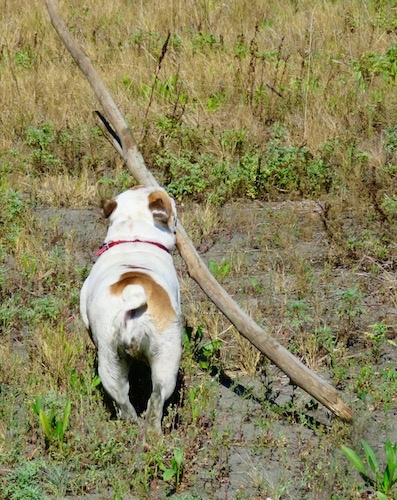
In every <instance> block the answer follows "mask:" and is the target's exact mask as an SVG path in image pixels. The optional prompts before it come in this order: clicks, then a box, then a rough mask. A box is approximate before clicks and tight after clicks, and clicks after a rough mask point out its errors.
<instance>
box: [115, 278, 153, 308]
mask: <svg viewBox="0 0 397 500" xmlns="http://www.w3.org/2000/svg"><path fill="white" fill-rule="evenodd" d="M121 297H122V299H123V302H124V304H125V306H126V310H127V311H135V310H136V309H140V308H142V307H143V306H145V305H146V304H147V296H146V293H145V289H144V288H143V286H142V285H135V284H134V285H127V286H126V287H125V288H124V290H123V292H122V294H121Z"/></svg>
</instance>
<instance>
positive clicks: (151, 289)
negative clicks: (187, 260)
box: [110, 271, 176, 333]
mask: <svg viewBox="0 0 397 500" xmlns="http://www.w3.org/2000/svg"><path fill="white" fill-rule="evenodd" d="M128 285H141V286H142V287H143V288H144V290H145V293H146V297H147V306H148V312H149V314H150V315H151V317H152V318H153V321H154V324H155V325H156V328H157V330H158V332H159V333H162V332H163V331H164V330H166V329H167V328H168V327H169V326H170V324H171V323H172V322H173V321H175V318H176V313H175V311H174V308H173V307H172V304H171V300H170V298H169V295H168V293H167V292H166V291H165V290H164V288H163V287H162V286H161V285H159V284H158V283H156V281H154V279H153V278H151V277H150V276H148V275H147V274H143V273H139V272H136V271H131V272H128V273H124V274H122V275H121V276H120V279H119V281H117V282H116V283H113V285H111V286H110V293H111V294H112V295H121V294H122V293H123V290H124V288H125V287H126V286H128Z"/></svg>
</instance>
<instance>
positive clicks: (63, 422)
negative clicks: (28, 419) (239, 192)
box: [32, 396, 71, 451]
mask: <svg viewBox="0 0 397 500" xmlns="http://www.w3.org/2000/svg"><path fill="white" fill-rule="evenodd" d="M32 410H33V412H34V414H35V415H37V416H38V417H39V421H40V425H41V429H42V431H43V433H44V436H45V439H46V443H47V445H48V446H49V445H51V444H57V446H58V448H59V450H60V451H62V448H63V444H64V438H65V432H66V430H67V427H68V423H69V416H70V411H71V401H70V399H68V400H67V401H66V404H65V408H64V410H63V414H62V417H61V418H58V417H57V408H56V407H55V405H54V406H52V408H51V410H50V412H49V413H47V412H46V410H45V409H44V403H43V398H42V396H36V399H35V401H34V402H33V403H32Z"/></svg>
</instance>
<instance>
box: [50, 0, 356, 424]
mask: <svg viewBox="0 0 397 500" xmlns="http://www.w3.org/2000/svg"><path fill="white" fill-rule="evenodd" d="M45 1H46V4H47V9H48V12H49V15H50V18H51V22H52V24H53V26H54V28H55V30H56V31H57V33H58V35H59V37H60V38H61V40H62V42H63V43H64V45H65V47H66V48H67V49H68V51H69V52H70V54H71V55H72V57H73V59H74V60H75V62H76V64H77V65H78V67H79V68H80V70H81V71H82V72H83V74H84V75H85V77H86V78H87V80H88V82H89V83H90V85H91V87H92V90H93V91H94V93H95V95H96V97H97V99H98V101H99V102H100V104H101V105H102V107H103V110H104V113H105V116H106V118H105V121H104V120H103V119H102V118H101V120H102V123H103V124H104V126H105V129H106V132H105V134H106V136H107V138H108V139H109V140H110V142H111V143H112V144H113V146H114V147H115V148H116V150H117V151H118V152H119V153H120V154H121V155H122V157H123V159H124V161H125V163H126V166H127V167H128V169H129V170H130V172H131V173H132V175H133V176H134V177H135V179H136V180H137V181H138V183H139V184H143V185H152V186H157V185H158V183H157V181H156V179H155V178H154V176H153V175H152V174H151V173H150V172H149V171H148V169H147V168H146V166H145V162H144V159H143V157H142V155H141V153H140V152H139V151H138V147H137V144H136V142H135V140H134V138H133V136H132V134H131V131H130V129H129V128H128V125H127V123H126V122H125V120H124V118H123V116H122V114H121V113H120V111H119V109H118V107H117V106H116V104H115V102H114V101H113V99H112V96H111V95H110V93H109V91H108V90H107V88H106V87H105V85H104V83H103V82H102V80H101V77H100V76H99V74H98V73H97V71H96V69H95V68H94V66H93V64H92V62H91V60H90V58H89V57H88V56H87V55H86V54H85V52H84V51H83V50H82V49H81V47H79V45H78V44H77V43H76V42H75V40H74V38H73V36H72V35H71V33H70V31H69V29H68V28H67V26H66V23H65V22H64V20H63V19H62V17H61V15H60V13H59V10H58V6H57V3H56V0H45ZM107 120H108V122H109V123H107V125H105V122H106V121H107ZM112 127H113V128H114V130H113V131H112V132H111V130H112ZM102 129H103V127H102ZM177 248H178V250H179V252H180V254H181V256H182V258H183V259H184V261H185V263H186V266H187V269H188V273H189V275H190V276H191V277H192V278H193V279H194V280H195V281H196V282H197V283H198V284H199V286H200V287H201V289H202V290H203V292H204V293H205V294H206V295H207V296H208V297H209V298H210V300H212V302H214V304H215V305H216V306H217V307H218V308H219V309H220V310H221V311H222V313H223V314H224V315H225V316H226V317H227V318H228V319H229V320H230V322H231V323H233V325H234V326H235V327H236V328H237V330H238V331H239V332H240V333H241V334H242V335H243V336H244V337H245V338H246V339H248V340H249V341H250V342H251V343H252V344H253V345H254V346H255V347H256V348H257V349H259V350H260V351H261V352H262V353H263V354H265V355H266V356H267V357H268V358H269V359H270V360H271V361H273V363H274V364H275V365H277V366H278V368H280V370H282V371H283V372H284V373H285V374H286V375H288V377H289V378H290V379H291V381H292V382H293V383H294V384H296V385H297V386H299V387H301V388H302V389H304V390H305V391H306V392H308V393H309V394H310V395H311V396H313V397H314V398H315V399H317V400H318V401H319V402H320V403H322V404H324V405H325V406H326V407H327V408H329V409H330V410H331V411H332V412H334V413H335V414H336V415H338V416H339V417H340V418H341V419H343V420H345V421H351V420H352V412H351V410H350V409H349V408H348V407H347V406H346V405H345V404H344V403H343V401H342V400H341V399H340V398H339V395H338V392H337V390H336V389H334V388H333V387H332V386H331V385H330V384H328V383H327V382H326V381H325V380H323V379H321V378H320V377H319V376H318V375H316V374H315V373H313V372H312V371H311V370H309V369H308V368H307V367H306V366H305V365H304V364H303V363H302V362H301V361H300V360H299V359H297V358H296V357H295V356H293V355H292V354H291V353H290V352H289V351H287V349H285V348H284V347H283V346H282V345H281V344H279V343H278V342H277V341H276V340H275V339H273V338H272V337H271V336H270V335H269V334H268V333H266V332H265V331H264V330H262V329H261V328H260V327H259V326H258V325H257V324H256V323H255V322H254V321H253V320H252V319H251V318H250V317H249V316H248V314H246V313H245V312H244V311H242V310H241V309H240V307H239V306H238V305H237V304H236V302H235V301H234V300H233V299H232V298H231V297H230V295H229V294H228V293H227V292H226V291H225V290H224V289H223V288H222V287H221V286H220V284H219V283H218V282H217V281H216V280H215V278H214V277H213V276H212V274H211V273H210V272H209V270H208V268H207V266H206V265H205V264H204V263H203V261H202V260H201V258H200V256H199V255H198V253H197V252H196V249H195V248H194V246H193V244H192V242H191V240H190V239H189V237H188V236H187V234H186V232H185V230H184V228H183V227H182V225H181V224H179V226H178V229H177Z"/></svg>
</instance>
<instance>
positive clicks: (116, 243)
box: [95, 240, 170, 257]
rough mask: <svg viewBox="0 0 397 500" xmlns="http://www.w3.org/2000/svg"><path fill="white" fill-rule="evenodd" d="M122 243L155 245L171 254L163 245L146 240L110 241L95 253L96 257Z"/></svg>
mask: <svg viewBox="0 0 397 500" xmlns="http://www.w3.org/2000/svg"><path fill="white" fill-rule="evenodd" d="M120 243H148V244H149V245H154V246H156V247H158V248H161V250H165V251H166V252H167V253H170V251H169V250H168V248H167V247H165V246H164V245H162V244H161V243H157V241H144V240H117V241H109V242H108V243H104V244H103V245H102V246H101V247H100V248H99V250H97V251H96V252H95V256H96V257H99V256H100V255H102V254H103V253H105V252H106V250H109V248H112V247H114V246H116V245H120Z"/></svg>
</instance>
